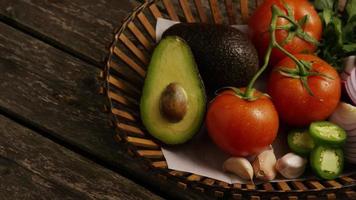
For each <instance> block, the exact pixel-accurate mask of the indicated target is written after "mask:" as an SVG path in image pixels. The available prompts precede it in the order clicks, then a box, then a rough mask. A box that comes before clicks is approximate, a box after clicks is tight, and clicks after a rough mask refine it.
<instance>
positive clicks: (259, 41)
mask: <svg viewBox="0 0 356 200" xmlns="http://www.w3.org/2000/svg"><path fill="white" fill-rule="evenodd" d="M283 2H285V3H286V4H288V5H289V7H290V8H291V10H292V11H293V12H294V18H295V20H296V21H298V20H300V19H301V18H303V17H304V16H305V15H309V17H308V20H307V22H306V24H304V26H303V27H302V28H303V30H304V32H305V33H307V34H308V35H310V36H311V37H313V38H315V39H316V40H318V41H319V40H320V38H321V33H322V24H321V20H320V18H319V15H318V13H317V12H316V11H315V9H314V7H313V5H312V4H310V3H309V2H308V1H307V0H265V1H264V2H263V3H262V4H261V5H260V6H259V7H258V8H257V9H256V10H255V12H254V13H253V14H252V16H251V18H250V19H249V22H248V25H249V28H250V30H251V39H252V41H253V43H254V45H255V47H256V48H257V50H258V54H259V56H260V58H261V59H262V58H263V57H264V55H265V53H266V50H267V48H268V45H269V42H270V34H269V32H268V30H269V26H270V23H271V17H272V12H271V6H272V5H273V4H275V5H276V6H277V7H279V8H280V9H281V10H282V11H284V12H285V13H287V10H286V8H285V6H284V4H283ZM288 23H289V22H288V21H287V20H286V19H284V18H278V21H277V26H280V25H285V24H288ZM287 35H288V31H286V30H276V40H277V42H278V43H279V44H281V43H282V42H283V41H284V40H285V38H286V37H287ZM283 47H284V48H285V49H286V50H287V51H288V52H290V53H292V54H298V53H312V52H314V51H315V50H316V46H315V45H313V44H312V43H310V42H307V41H305V40H303V39H301V38H299V37H296V36H295V37H294V38H293V39H292V40H291V41H290V42H289V43H287V44H285V45H284V46H283ZM285 57H286V56H285V54H283V53H282V52H281V51H280V50H278V49H276V48H275V49H273V51H272V56H271V62H270V64H271V66H274V65H275V64H276V63H277V62H278V61H280V60H282V59H283V58H285Z"/></svg>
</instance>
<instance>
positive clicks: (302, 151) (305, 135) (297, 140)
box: [288, 129, 314, 156]
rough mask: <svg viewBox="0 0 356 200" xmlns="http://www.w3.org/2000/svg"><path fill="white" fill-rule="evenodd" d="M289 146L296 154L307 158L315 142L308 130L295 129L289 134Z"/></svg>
mask: <svg viewBox="0 0 356 200" xmlns="http://www.w3.org/2000/svg"><path fill="white" fill-rule="evenodd" d="M288 146H289V148H290V149H291V150H292V151H293V152H294V153H296V154H298V155H301V156H307V155H309V153H310V152H311V151H312V150H313V148H314V141H313V138H312V137H311V136H310V134H309V131H308V130H304V129H295V130H292V131H290V132H289V134H288Z"/></svg>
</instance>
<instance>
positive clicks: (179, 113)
mask: <svg viewBox="0 0 356 200" xmlns="http://www.w3.org/2000/svg"><path fill="white" fill-rule="evenodd" d="M187 110H188V96H187V93H186V92H185V90H184V88H183V87H182V86H181V85H180V84H179V83H176V82H173V83H170V84H168V86H167V87H166V88H165V89H164V90H163V92H162V94H161V97H160V112H161V114H162V116H163V117H164V118H165V119H167V120H168V121H169V122H172V123H177V122H179V121H181V120H182V119H183V118H184V116H185V114H186V113H187Z"/></svg>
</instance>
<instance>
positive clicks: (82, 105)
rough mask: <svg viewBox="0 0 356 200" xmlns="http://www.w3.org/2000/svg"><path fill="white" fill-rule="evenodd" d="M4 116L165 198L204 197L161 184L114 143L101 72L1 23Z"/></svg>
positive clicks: (0, 101)
mask: <svg viewBox="0 0 356 200" xmlns="http://www.w3.org/2000/svg"><path fill="white" fill-rule="evenodd" d="M0 30H1V31H0V55H1V56H0V70H1V76H0V90H1V94H2V95H0V112H2V113H6V114H7V115H9V116H12V117H13V118H16V120H17V121H19V122H21V123H22V124H26V125H28V126H30V127H31V128H33V129H35V130H36V131H39V132H40V133H41V134H43V135H45V136H46V137H49V138H51V139H53V140H55V141H56V142H60V143H65V144H66V145H68V146H69V147H71V148H72V149H73V150H75V151H76V152H78V153H81V154H83V155H84V154H85V155H86V156H90V157H91V158H93V159H95V160H96V161H97V162H99V163H101V164H102V165H105V166H108V167H110V168H112V169H113V170H115V171H118V172H120V173H121V174H124V175H125V176H127V177H129V178H131V179H134V180H135V181H136V182H138V183H140V184H144V185H145V186H147V187H149V188H150V189H152V190H154V191H155V192H158V193H162V195H173V196H176V197H177V198H179V197H181V198H188V199H189V198H192V199H194V198H202V196H203V197H204V198H206V199H209V197H205V195H203V194H198V193H197V192H195V193H194V192H192V190H189V189H187V190H186V191H181V190H178V189H177V186H176V184H175V183H173V182H172V181H169V180H168V181H160V180H157V178H156V177H155V175H154V173H151V172H149V171H147V170H145V167H143V166H141V164H140V163H138V162H137V161H138V160H137V159H134V158H132V157H130V156H129V155H128V154H127V152H126V149H125V147H124V146H123V145H118V144H117V143H116V142H115V141H114V139H113V135H114V131H113V129H112V128H111V127H110V126H109V125H108V117H107V114H106V113H103V112H102V111H101V108H102V107H103V103H104V102H105V101H104V98H103V97H102V96H101V95H98V94H97V90H98V88H99V84H100V82H98V80H97V78H96V77H97V75H98V74H99V71H98V69H96V68H95V67H93V66H90V65H89V64H86V63H84V62H82V61H80V60H79V59H76V58H74V57H72V56H69V55H68V54H66V53H64V52H62V51H60V50H58V49H55V48H53V47H51V46H49V45H47V44H45V43H43V42H41V41H39V40H36V39H35V38H32V37H29V36H27V35H25V34H23V33H21V32H19V31H17V30H15V29H13V28H11V27H9V26H7V25H4V24H2V23H0Z"/></svg>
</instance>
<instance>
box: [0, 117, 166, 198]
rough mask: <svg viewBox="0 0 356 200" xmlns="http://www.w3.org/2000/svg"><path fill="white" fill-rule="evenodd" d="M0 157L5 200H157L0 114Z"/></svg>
mask: <svg viewBox="0 0 356 200" xmlns="http://www.w3.org/2000/svg"><path fill="white" fill-rule="evenodd" d="M0 156H1V157H3V158H5V159H1V157H0V166H1V168H3V169H8V171H7V173H0V177H1V180H2V181H1V182H0V191H1V195H9V198H7V197H6V198H5V199H15V198H14V197H16V199H19V197H21V196H23V198H25V199H37V198H36V197H38V196H39V195H41V196H40V197H39V198H38V199H46V198H47V199H53V198H55V199H61V198H62V197H63V198H65V199H128V200H129V199H161V198H160V197H158V196H157V195H155V194H153V193H151V192H149V191H148V190H146V189H145V188H143V187H142V186H139V185H137V184H135V183H134V182H132V181H130V180H128V179H127V178H124V177H122V176H120V175H118V174H116V173H114V172H112V171H110V170H108V169H105V168H103V167H102V166H100V165H97V164H95V163H93V162H91V161H89V160H87V159H85V158H83V157H81V156H79V155H78V154H75V153H73V152H71V151H69V150H68V149H66V148H64V147H62V146H60V145H58V144H55V143H54V142H52V141H50V140H49V139H46V138H44V137H42V136H40V135H38V134H36V133H35V132H33V131H31V130H29V129H27V128H24V127H23V126H21V125H19V124H17V123H14V122H13V121H11V120H9V119H7V118H5V117H4V116H2V115H0ZM6 159H7V160H11V161H12V162H10V161H9V162H4V160H5V161H6ZM1 171H4V170H1ZM29 186H33V188H29ZM4 191H8V192H4ZM27 192H28V193H27ZM36 193H37V194H36ZM11 197H12V198H11ZM68 197H69V198H68ZM2 198H4V197H3V196H2Z"/></svg>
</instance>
